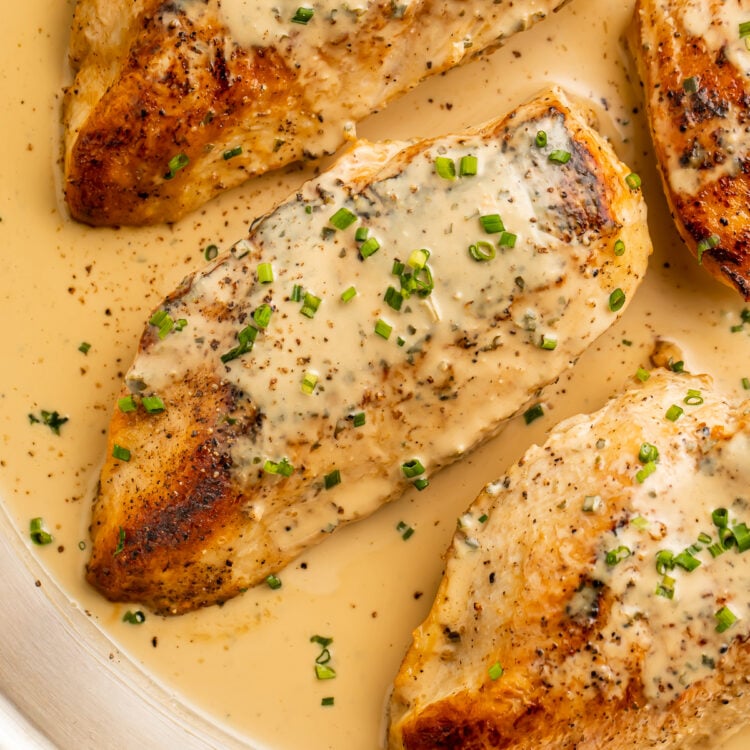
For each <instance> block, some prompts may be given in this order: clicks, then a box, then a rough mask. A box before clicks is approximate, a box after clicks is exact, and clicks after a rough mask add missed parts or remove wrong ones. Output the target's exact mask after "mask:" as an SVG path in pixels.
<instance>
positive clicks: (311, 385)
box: [301, 372, 318, 396]
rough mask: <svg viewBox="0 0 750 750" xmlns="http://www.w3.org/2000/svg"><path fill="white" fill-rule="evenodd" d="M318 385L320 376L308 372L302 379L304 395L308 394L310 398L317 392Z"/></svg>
mask: <svg viewBox="0 0 750 750" xmlns="http://www.w3.org/2000/svg"><path fill="white" fill-rule="evenodd" d="M317 384H318V376H317V375H316V374H315V373H314V372H306V373H305V375H304V377H303V378H302V386H301V388H302V393H306V394H307V395H308V396H309V395H310V394H312V392H313V391H314V390H315V386H316V385H317Z"/></svg>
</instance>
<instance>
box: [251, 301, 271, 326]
mask: <svg viewBox="0 0 750 750" xmlns="http://www.w3.org/2000/svg"><path fill="white" fill-rule="evenodd" d="M272 315H273V309H272V308H271V305H269V304H267V303H265V302H264V303H263V304H262V305H261V306H260V307H259V308H258V309H257V310H255V311H254V312H253V320H254V321H255V324H256V325H257V326H258V328H268V324H269V323H270V322H271V316H272Z"/></svg>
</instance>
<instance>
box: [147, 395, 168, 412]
mask: <svg viewBox="0 0 750 750" xmlns="http://www.w3.org/2000/svg"><path fill="white" fill-rule="evenodd" d="M141 403H142V404H143V408H144V409H145V410H146V411H147V412H148V413H149V414H159V413H160V412H163V411H164V409H165V406H164V402H163V401H162V400H161V399H160V398H159V396H144V397H143V398H142V399H141Z"/></svg>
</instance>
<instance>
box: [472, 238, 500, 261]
mask: <svg viewBox="0 0 750 750" xmlns="http://www.w3.org/2000/svg"><path fill="white" fill-rule="evenodd" d="M469 255H471V257H472V258H474V260H476V261H479V262H483V261H487V260H492V259H493V258H494V257H495V246H494V245H493V244H492V243H491V242H486V241H485V240H482V241H480V242H475V243H473V244H472V245H469Z"/></svg>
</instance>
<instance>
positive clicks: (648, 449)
mask: <svg viewBox="0 0 750 750" xmlns="http://www.w3.org/2000/svg"><path fill="white" fill-rule="evenodd" d="M658 458H659V449H658V448H657V447H656V446H655V445H652V444H651V443H642V444H641V449H640V450H639V451H638V460H639V461H640V462H641V463H642V464H646V463H648V462H649V461H656V460H657V459H658Z"/></svg>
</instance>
